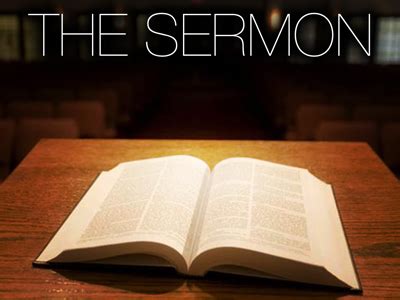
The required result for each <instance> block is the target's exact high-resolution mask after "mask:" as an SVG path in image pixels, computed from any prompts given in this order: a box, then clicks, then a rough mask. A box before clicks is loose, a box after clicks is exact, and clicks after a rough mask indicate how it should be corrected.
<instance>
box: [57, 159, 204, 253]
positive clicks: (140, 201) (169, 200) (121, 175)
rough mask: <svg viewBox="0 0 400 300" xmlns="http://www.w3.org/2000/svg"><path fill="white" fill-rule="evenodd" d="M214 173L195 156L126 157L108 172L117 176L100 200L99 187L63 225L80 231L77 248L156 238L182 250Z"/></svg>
mask: <svg viewBox="0 0 400 300" xmlns="http://www.w3.org/2000/svg"><path fill="white" fill-rule="evenodd" d="M209 174H210V171H209V168H208V166H207V164H205V163H204V162H202V161H201V160H199V159H197V158H194V157H190V156H171V157H165V158H157V159H148V160H142V161H135V162H130V163H123V164H121V165H119V166H118V167H116V168H114V169H113V170H112V171H110V172H107V173H106V174H105V175H104V176H109V177H110V176H112V177H113V178H114V179H113V184H112V186H110V188H109V191H108V192H106V193H104V191H103V193H102V199H101V200H98V199H91V198H92V197H91V195H96V197H99V193H98V192H97V189H94V190H92V191H89V193H88V195H86V196H85V198H87V199H88V200H87V201H86V202H88V203H89V202H90V201H92V203H93V201H97V202H98V204H97V205H96V206H91V205H90V204H87V205H84V209H81V210H80V211H78V212H75V211H74V214H75V216H74V217H73V218H72V219H73V220H74V223H73V224H72V222H68V221H67V222H66V224H65V226H63V227H65V228H64V229H63V230H62V231H63V232H74V233H75V236H74V238H73V242H72V241H71V243H73V245H72V246H73V247H72V248H74V249H79V248H94V247H101V246H104V245H112V244H121V243H127V242H157V243H159V244H165V245H167V246H169V247H171V248H173V249H175V250H176V251H177V252H179V253H180V254H183V252H184V249H185V245H186V241H187V239H188V236H189V235H190V228H191V223H192V219H193V217H194V213H195V209H196V205H197V201H198V199H199V198H200V195H201V194H202V191H203V190H204V189H205V186H204V183H205V182H207V180H208V177H209ZM103 181H104V180H103ZM103 185H104V184H103ZM83 200H85V199H83ZM93 204H94V203H93ZM78 224H79V228H78V227H77V225H78ZM63 246H64V247H66V246H69V247H71V245H65V244H64V245H63ZM119 254H123V253H119ZM92 259H98V258H96V257H92Z"/></svg>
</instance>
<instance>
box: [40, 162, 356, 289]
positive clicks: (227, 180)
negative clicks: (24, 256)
mask: <svg viewBox="0 0 400 300" xmlns="http://www.w3.org/2000/svg"><path fill="white" fill-rule="evenodd" d="M60 263H96V264H115V265H141V266H146V265H148V266H172V267H174V268H175V269H176V270H177V271H178V272H180V273H183V274H187V275H193V276H202V275H205V274H206V273H207V272H208V271H219V272H227V273H235V274H243V275H250V276H260V277H268V278H274V279H283V280H291V281H299V282H305V283H312V284H321V285H329V286H337V287H344V288H350V289H354V290H360V289H361V286H360V283H359V281H358V277H357V274H356V270H355V267H354V264H353V261H352V257H351V253H350V250H349V247H348V245H347V241H346V238H345V234H344V231H343V227H342V224H341V221H340V217H339V213H338V210H337V207H336V202H335V198H334V194H333V190H332V188H331V186H330V185H329V184H326V183H324V182H322V181H320V180H319V179H317V178H316V177H315V176H313V175H312V174H311V173H310V172H309V171H307V170H306V169H300V168H295V167H289V166H285V165H280V164H275V163H270V162H266V161H262V160H256V159H251V158H229V159H226V160H223V161H221V162H220V163H218V164H217V165H216V166H215V168H214V169H213V170H212V171H211V170H210V168H209V166H208V165H207V164H206V163H205V162H203V161H202V160H200V159H198V158H195V157H192V156H184V155H182V156H169V157H161V158H154V159H146V160H140V161H134V162H126V163H122V164H120V165H118V166H117V167H115V168H114V169H112V170H110V171H107V172H102V173H101V174H100V175H99V176H98V177H97V179H96V180H95V182H94V183H93V184H92V186H91V187H90V189H89V190H88V191H87V192H86V194H85V195H84V197H83V198H82V199H81V201H80V202H79V203H78V204H77V206H76V207H75V209H74V210H73V212H72V213H71V214H70V215H69V217H68V218H67V219H66V220H65V222H64V224H63V225H62V226H61V227H60V229H59V230H58V232H57V233H56V234H55V235H54V237H53V238H52V239H51V241H50V242H49V243H48V245H47V246H46V248H45V249H44V250H43V251H42V253H41V254H40V255H39V257H38V258H37V259H36V261H35V262H34V264H49V265H51V264H60Z"/></svg>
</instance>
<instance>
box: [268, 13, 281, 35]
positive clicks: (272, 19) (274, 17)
mask: <svg viewBox="0 0 400 300" xmlns="http://www.w3.org/2000/svg"><path fill="white" fill-rule="evenodd" d="M281 21H282V12H281V10H280V9H279V8H273V9H272V10H271V11H270V13H269V16H268V24H269V27H270V28H271V29H272V30H276V29H278V28H279V26H280V25H281Z"/></svg>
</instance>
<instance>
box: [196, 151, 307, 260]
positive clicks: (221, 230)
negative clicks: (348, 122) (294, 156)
mask: <svg viewBox="0 0 400 300" xmlns="http://www.w3.org/2000/svg"><path fill="white" fill-rule="evenodd" d="M304 172H305V170H303V169H299V168H292V167H286V166H283V165H278V164H273V163H268V162H264V161H260V160H256V159H249V158H232V159H227V160H224V161H222V162H221V163H219V164H218V165H217V166H216V167H215V169H214V171H213V173H212V179H211V187H210V191H209V196H208V199H207V207H206V209H205V215H204V219H203V223H202V229H201V233H200V237H199V243H198V245H197V250H196V252H197V254H199V253H201V252H204V251H206V250H208V249H211V248H216V247H229V246H231V247H243V248H246V249H249V250H254V251H259V252H264V253H269V254H275V255H278V256H284V257H287V258H291V259H295V260H298V261H303V262H312V261H313V260H314V258H313V253H312V251H311V242H310V237H309V230H308V225H307V216H306V209H305V199H304V191H303V187H302V185H303V173H304Z"/></svg>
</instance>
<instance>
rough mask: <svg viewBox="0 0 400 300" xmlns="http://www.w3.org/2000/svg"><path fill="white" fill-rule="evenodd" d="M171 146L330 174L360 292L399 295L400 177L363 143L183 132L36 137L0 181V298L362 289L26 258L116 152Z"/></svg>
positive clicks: (210, 156) (140, 153)
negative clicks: (185, 135)
mask: <svg viewBox="0 0 400 300" xmlns="http://www.w3.org/2000/svg"><path fill="white" fill-rule="evenodd" d="M173 154H191V155H195V156H197V157H199V158H202V159H203V160H205V161H207V162H208V163H209V164H210V166H213V165H214V164H216V163H217V162H218V161H220V160H222V159H224V158H226V157H231V156H248V157H255V158H260V159H264V160H269V161H273V162H278V163H284V164H289V165H293V166H298V167H303V168H308V169H309V170H310V171H311V172H312V173H314V174H315V175H317V176H318V177H319V178H321V179H322V180H324V181H326V182H329V183H332V184H333V185H334V187H335V191H336V196H337V202H338V207H339V209H340V211H341V214H342V218H343V223H344V227H345V230H346V234H347V236H348V239H349V243H350V247H351V249H352V251H353V254H354V256H355V262H356V265H357V269H358V271H359V274H360V278H361V282H362V285H363V288H364V294H363V296H366V297H374V298H375V297H384V296H386V297H390V296H391V297H397V298H400V185H399V182H398V181H397V179H396V178H395V177H394V176H393V175H392V174H391V172H390V171H389V170H388V169H387V168H386V167H385V165H384V164H383V163H382V162H381V160H380V159H379V158H378V157H377V155H376V154H374V153H373V152H372V150H371V149H370V148H369V147H368V146H367V145H366V144H361V143H325V142H321V143H313V142H263V141H187V140H183V141H173V140H170V141H167V140H163V141H157V140H132V141H124V140H42V141H41V142H40V143H39V144H38V145H37V146H36V147H35V148H34V150H33V151H32V152H31V153H30V154H29V155H28V157H27V158H26V159H25V160H24V161H23V162H22V163H21V165H20V166H19V167H18V168H17V169H16V170H15V171H14V173H13V174H12V175H11V176H10V177H9V178H8V180H6V181H5V182H4V183H3V184H2V185H1V186H0V298H2V297H4V296H14V297H18V298H22V297H44V296H46V297H92V296H102V297H118V298H119V297H132V296H136V297H155V296H158V297H163V298H164V297H187V296H191V297H196V296H197V297H224V296H225V297H229V298H230V297H238V298H240V299H245V298H251V299H253V298H254V297H266V298H278V297H283V298H292V297H296V298H297V297H298V298H304V299H309V298H311V297H313V298H314V297H318V298H319V297H321V298H336V297H339V296H340V297H341V296H347V297H360V295H354V294H350V293H347V292H344V291H338V290H332V289H329V288H323V287H315V286H305V285H301V284H292V283H282V282H276V281H268V280H259V279H257V280H255V279H243V278H241V279H238V278H235V277H224V276H222V277H221V276H214V277H210V278H205V279H201V280H199V279H187V278H184V277H179V276H176V275H175V274H173V273H172V274H171V273H166V274H164V273H161V272H160V273H158V272H149V271H147V272H146V271H143V270H137V269H134V270H132V269H129V270H121V271H115V270H98V269H97V270H96V269H89V270H77V269H75V270H74V269H58V270H50V269H38V268H33V267H32V260H33V259H34V258H35V257H36V256H37V255H38V253H39V252H40V251H41V250H42V249H43V247H44V246H45V244H46V243H47V242H48V240H49V239H50V237H51V236H52V235H53V234H54V232H55V231H56V230H57V229H58V227H59V226H60V224H61V223H62V221H63V220H64V219H65V217H66V216H67V214H68V213H69V212H70V211H71V209H72V208H73V207H74V205H75V204H76V203H77V201H79V199H80V198H81V197H82V195H83V194H84V192H85V191H86V189H87V188H88V186H89V185H90V184H91V182H92V181H93V180H94V178H95V177H96V175H98V173H99V172H100V171H102V170H107V169H110V168H112V167H114V166H115V165H116V164H118V163H120V162H123V161H129V160H137V159H143V158H151V157H156V156H164V155H173Z"/></svg>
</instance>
